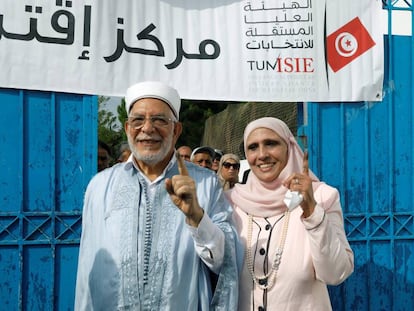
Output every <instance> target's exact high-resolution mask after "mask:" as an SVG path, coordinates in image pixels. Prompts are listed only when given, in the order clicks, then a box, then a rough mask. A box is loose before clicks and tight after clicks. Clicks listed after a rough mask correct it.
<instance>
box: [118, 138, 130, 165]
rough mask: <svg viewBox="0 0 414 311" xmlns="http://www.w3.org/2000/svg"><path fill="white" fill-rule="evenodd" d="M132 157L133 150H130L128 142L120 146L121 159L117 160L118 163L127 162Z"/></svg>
mask: <svg viewBox="0 0 414 311" xmlns="http://www.w3.org/2000/svg"><path fill="white" fill-rule="evenodd" d="M130 155H131V149H130V148H129V144H128V142H125V143H122V144H121V145H120V146H119V157H118V159H117V162H118V163H122V162H126V161H127V160H128V158H129V156H130Z"/></svg>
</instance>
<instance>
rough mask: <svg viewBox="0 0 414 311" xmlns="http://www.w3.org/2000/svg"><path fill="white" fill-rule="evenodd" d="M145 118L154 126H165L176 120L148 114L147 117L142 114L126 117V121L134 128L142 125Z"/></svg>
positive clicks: (136, 128)
mask: <svg viewBox="0 0 414 311" xmlns="http://www.w3.org/2000/svg"><path fill="white" fill-rule="evenodd" d="M146 120H149V121H150V122H151V125H152V126H154V127H166V126H167V125H168V124H170V122H176V120H174V119H171V118H167V117H164V116H150V117H148V118H146V117H144V116H133V117H128V123H129V125H131V127H132V128H133V129H134V130H138V129H140V128H141V127H143V126H144V124H145V121H146Z"/></svg>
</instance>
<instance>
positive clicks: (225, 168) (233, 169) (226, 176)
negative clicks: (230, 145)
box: [217, 153, 240, 190]
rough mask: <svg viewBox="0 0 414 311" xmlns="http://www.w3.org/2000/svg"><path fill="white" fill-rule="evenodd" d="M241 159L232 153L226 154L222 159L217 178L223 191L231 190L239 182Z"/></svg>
mask: <svg viewBox="0 0 414 311" xmlns="http://www.w3.org/2000/svg"><path fill="white" fill-rule="evenodd" d="M239 171H240V158H239V157H238V156H237V155H235V154H232V153H226V154H225V155H223V156H222V157H221V159H220V163H219V169H218V171H217V176H218V178H219V180H220V182H221V184H222V186H223V190H229V189H231V188H233V187H234V185H235V184H236V183H238V182H239Z"/></svg>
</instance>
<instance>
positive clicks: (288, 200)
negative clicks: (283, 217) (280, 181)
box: [283, 190, 303, 211]
mask: <svg viewBox="0 0 414 311" xmlns="http://www.w3.org/2000/svg"><path fill="white" fill-rule="evenodd" d="M302 201H303V196H302V195H301V194H300V193H299V191H290V190H288V191H287V192H286V194H285V198H284V199H283V202H285V204H286V206H287V208H288V210H289V211H292V210H294V209H295V208H296V207H298V206H299V204H300V203H302Z"/></svg>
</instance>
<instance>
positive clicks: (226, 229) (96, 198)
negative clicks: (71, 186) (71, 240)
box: [75, 158, 242, 311]
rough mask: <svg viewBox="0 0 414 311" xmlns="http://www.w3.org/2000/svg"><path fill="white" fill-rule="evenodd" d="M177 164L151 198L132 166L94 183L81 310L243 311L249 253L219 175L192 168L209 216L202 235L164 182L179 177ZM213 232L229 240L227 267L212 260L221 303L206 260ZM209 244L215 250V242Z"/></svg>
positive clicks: (79, 288)
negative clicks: (241, 281) (241, 278)
mask: <svg viewBox="0 0 414 311" xmlns="http://www.w3.org/2000/svg"><path fill="white" fill-rule="evenodd" d="M174 160H175V159H174V158H173V160H172V161H171V162H170V165H169V166H168V167H167V169H166V171H165V177H164V178H161V179H160V180H158V181H157V182H156V183H155V184H153V185H152V187H155V189H152V190H151V191H149V189H148V183H147V182H146V181H145V179H144V177H143V176H142V175H141V174H140V173H139V171H138V170H137V169H136V168H134V166H133V165H132V162H126V163H121V164H117V165H115V166H113V167H111V168H109V169H106V170H104V171H102V172H101V173H99V174H97V175H96V176H95V177H94V178H93V179H92V180H91V182H90V183H89V185H88V188H87V191H86V194H85V202H84V209H83V219H82V221H83V223H82V237H81V244H80V251H79V263H78V273H77V283H76V298H75V310H177V311H185V310H188V311H194V310H223V311H224V310H225V311H230V310H237V301H238V272H239V271H238V270H239V267H240V263H241V260H242V259H241V258H242V252H241V250H240V244H239V243H238V239H237V234H236V232H235V230H234V227H233V225H232V223H231V211H232V210H231V207H230V205H229V203H228V202H227V201H226V200H225V198H224V196H223V194H222V190H221V186H220V184H219V182H218V179H217V178H216V175H215V174H214V173H213V172H210V171H207V170H206V169H204V168H201V167H199V166H196V165H193V164H192V163H188V162H186V163H187V164H186V165H187V167H188V171H189V174H190V176H191V177H192V178H193V179H194V180H195V181H196V187H197V196H198V201H199V204H200V206H201V207H202V208H203V209H204V217H203V220H202V222H201V223H200V226H199V230H197V229H195V230H194V229H193V230H191V229H192V228H190V227H189V226H188V225H187V224H186V222H185V215H184V214H183V213H182V212H181V211H180V210H179V209H178V208H177V207H176V206H175V205H174V204H173V203H172V202H171V199H170V197H169V195H168V193H167V191H166V190H165V184H164V181H165V178H171V177H172V176H173V175H176V174H178V168H177V163H176V162H175V161H174ZM208 226H217V227H218V228H220V229H221V231H222V232H223V233H224V256H223V259H222V264H221V267H220V266H219V267H214V264H213V265H211V264H209V262H208V260H205V261H206V263H207V264H208V265H209V266H211V267H212V268H213V269H214V270H218V271H216V272H218V274H219V277H218V282H217V286H216V290H215V292H214V296H213V293H212V290H211V286H210V281H209V280H210V272H209V269H208V268H207V265H206V263H204V262H203V261H202V260H201V258H200V256H201V257H205V258H206V254H205V253H206V252H204V254H203V249H204V250H205V249H206V246H205V245H204V247H203V245H202V244H203V242H204V241H203V236H205V237H207V236H208V234H202V230H200V229H201V227H205V228H208ZM197 231H201V232H199V233H200V236H199V237H195V236H194V235H195V233H197ZM204 243H205V244H206V245H211V247H212V248H214V247H215V243H214V237H213V240H212V241H207V240H206V241H205V242H204ZM196 245H197V247H196ZM208 247H210V246H208ZM207 253H208V252H207Z"/></svg>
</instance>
